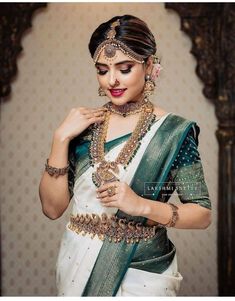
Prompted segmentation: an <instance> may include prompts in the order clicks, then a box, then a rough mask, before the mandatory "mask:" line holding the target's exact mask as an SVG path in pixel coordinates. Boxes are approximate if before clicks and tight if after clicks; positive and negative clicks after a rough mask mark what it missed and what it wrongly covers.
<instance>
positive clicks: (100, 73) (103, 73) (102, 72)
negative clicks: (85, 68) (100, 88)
mask: <svg viewBox="0 0 235 301" xmlns="http://www.w3.org/2000/svg"><path fill="white" fill-rule="evenodd" d="M97 73H98V74H99V75H105V74H106V73H107V70H100V69H97Z"/></svg>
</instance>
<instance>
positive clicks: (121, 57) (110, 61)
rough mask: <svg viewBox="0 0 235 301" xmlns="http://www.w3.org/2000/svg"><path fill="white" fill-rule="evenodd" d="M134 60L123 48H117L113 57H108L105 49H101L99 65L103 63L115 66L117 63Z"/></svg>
mask: <svg viewBox="0 0 235 301" xmlns="http://www.w3.org/2000/svg"><path fill="white" fill-rule="evenodd" d="M126 61H127V62H133V63H134V61H133V60H132V59H131V58H130V57H129V56H127V55H125V54H124V53H123V52H122V51H121V50H118V49H117V50H116V53H115V56H114V57H112V58H108V57H107V56H106V55H105V51H104V49H103V50H102V51H101V53H100V56H99V58H98V60H97V65H99V64H103V65H108V66H113V65H116V64H118V63H120V62H126Z"/></svg>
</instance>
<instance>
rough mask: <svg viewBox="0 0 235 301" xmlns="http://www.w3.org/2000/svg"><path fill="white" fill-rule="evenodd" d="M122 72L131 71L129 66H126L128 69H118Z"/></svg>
mask: <svg viewBox="0 0 235 301" xmlns="http://www.w3.org/2000/svg"><path fill="white" fill-rule="evenodd" d="M120 71H121V72H122V73H129V72H131V68H128V69H122V70H120Z"/></svg>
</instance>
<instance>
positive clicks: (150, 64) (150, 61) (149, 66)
mask: <svg viewBox="0 0 235 301" xmlns="http://www.w3.org/2000/svg"><path fill="white" fill-rule="evenodd" d="M145 66H146V69H145V71H146V75H147V74H151V72H152V69H153V57H152V56H150V57H149V58H148V59H147V62H146V65H145Z"/></svg>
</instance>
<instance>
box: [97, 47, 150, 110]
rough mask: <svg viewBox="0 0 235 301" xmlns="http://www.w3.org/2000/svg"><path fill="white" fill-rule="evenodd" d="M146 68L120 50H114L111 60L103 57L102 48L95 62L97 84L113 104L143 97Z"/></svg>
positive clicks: (121, 103)
mask: <svg viewBox="0 0 235 301" xmlns="http://www.w3.org/2000/svg"><path fill="white" fill-rule="evenodd" d="M148 68H149V67H148V66H145V64H140V63H136V62H135V61H133V60H132V59H130V58H129V57H128V56H126V55H125V54H123V52H122V51H121V50H116V55H115V56H114V58H113V59H112V61H110V60H107V59H106V58H105V56H104V50H103V51H102V52H101V54H100V56H99V59H98V61H97V63H96V69H97V79H98V82H99V85H100V87H101V88H102V89H103V90H104V92H105V93H106V95H107V97H108V98H109V99H110V100H111V101H112V102H113V103H114V104H115V105H123V104H125V103H127V102H129V101H138V100H141V99H142V98H143V93H142V92H143V88H144V83H145V75H146V74H147V71H148Z"/></svg>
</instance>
